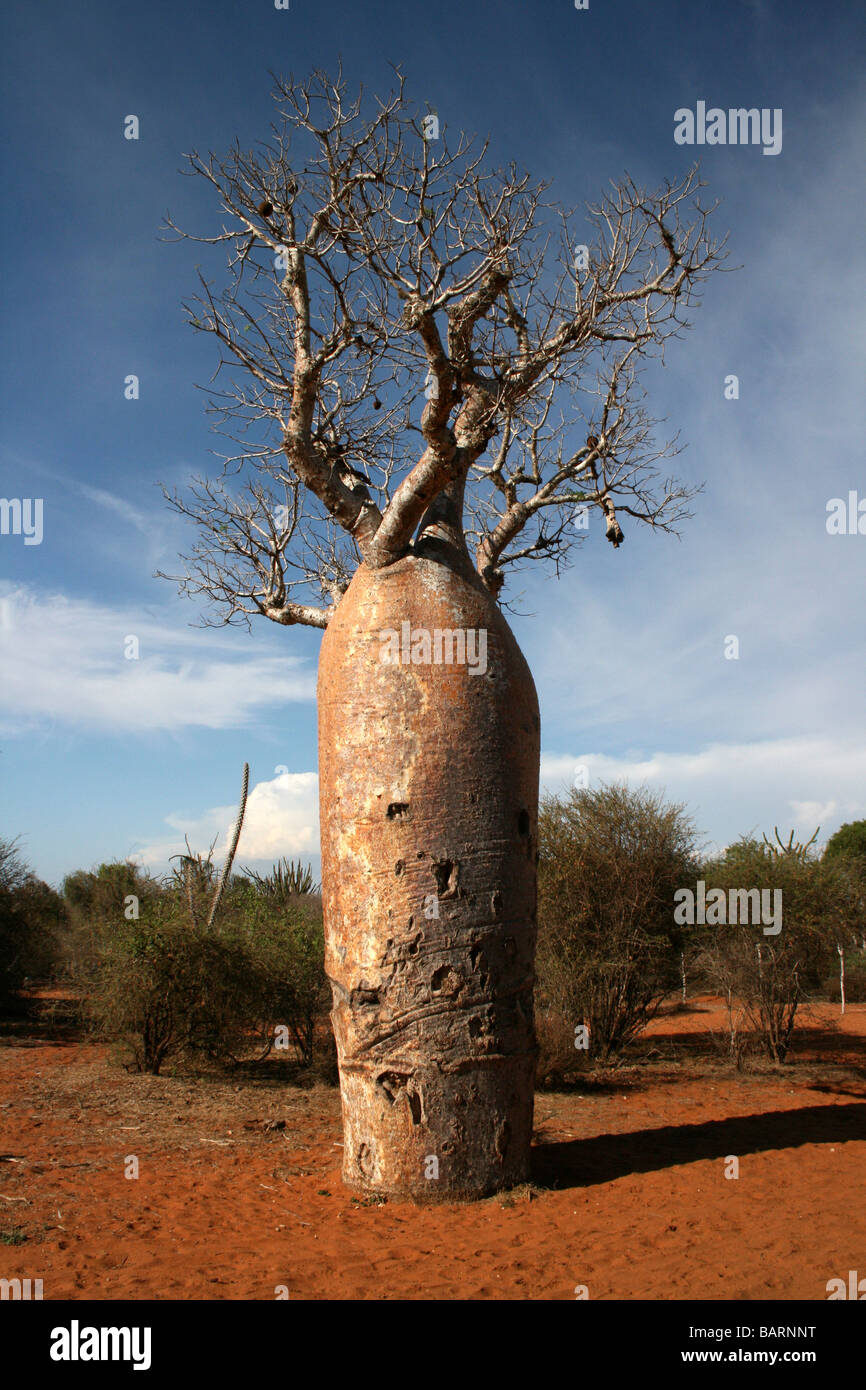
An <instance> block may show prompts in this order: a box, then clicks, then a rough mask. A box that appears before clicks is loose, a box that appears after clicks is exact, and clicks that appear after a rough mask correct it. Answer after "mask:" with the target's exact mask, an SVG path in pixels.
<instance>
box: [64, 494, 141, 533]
mask: <svg viewBox="0 0 866 1390" xmlns="http://www.w3.org/2000/svg"><path fill="white" fill-rule="evenodd" d="M76 486H77V488H78V490H79V492H81V493H82V494H83V496H85V497H86V498H88V500H89V501H91V502H95V503H96V505H97V506H98V507H105V509H106V510H107V511H110V512H114V513H115V515H116V516H119V517H121V518H122V519H123V520H124V521H128V522H129V524H130V526H134V527H135V528H136V530H137V531H140V532H141V533H142V535H144V536H148V537H151V536H152V534H153V526H152V524H151V523H150V522H149V521H148V519H147V517H146V516H145V515H144V512H141V511H139V509H138V508H137V507H134V506H133V505H132V503H131V502H127V501H126V500H125V499H124V498H123V497H116V496H115V495H114V493H113V492H106V491H105V489H104V488H101V487H90V485H89V484H88V483H77V484H76Z"/></svg>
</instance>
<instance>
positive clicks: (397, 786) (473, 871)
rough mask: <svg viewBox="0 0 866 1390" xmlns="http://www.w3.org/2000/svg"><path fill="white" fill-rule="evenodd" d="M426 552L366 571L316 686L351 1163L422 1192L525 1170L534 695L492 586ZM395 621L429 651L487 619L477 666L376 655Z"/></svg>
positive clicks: (373, 1178)
mask: <svg viewBox="0 0 866 1390" xmlns="http://www.w3.org/2000/svg"><path fill="white" fill-rule="evenodd" d="M436 552H437V547H436V546H435V544H434V545H432V546H431V547H430V548H429V550H428V552H427V554H422V555H419V554H412V555H409V556H407V557H405V558H404V559H403V560H400V561H398V562H397V563H395V564H393V565H391V566H388V567H386V568H384V569H378V570H374V569H371V568H369V567H367V566H366V565H362V566H361V567H360V568H359V569H358V571H357V572H356V574H355V576H354V578H353V580H352V583H351V585H350V587H349V589H348V591H347V592H346V594H345V595H344V597H343V599H342V601H341V603H340V605H339V608H338V610H337V612H336V613H335V615H334V618H333V619H332V621H331V622H330V624H329V625H328V628H327V629H326V632H325V635H324V638H323V642H322V650H321V656H320V664H319V687H318V702H319V776H320V797H321V831H322V884H323V897H324V912H325V934H326V969H327V972H328V976H329V978H330V981H331V986H332V992H333V1011H332V1019H333V1023H334V1031H335V1035H336V1040H337V1050H338V1057H339V1065H340V1086H341V1094H342V1104H343V1122H344V1150H343V1178H344V1181H345V1182H346V1183H347V1185H348V1186H350V1187H352V1188H354V1189H356V1190H359V1191H364V1192H366V1193H371V1194H372V1193H381V1194H392V1195H398V1196H401V1197H404V1198H405V1197H408V1198H411V1199H413V1200H415V1201H418V1202H435V1201H447V1200H451V1199H454V1198H475V1197H480V1196H484V1195H485V1194H487V1193H490V1192H493V1191H496V1190H497V1189H499V1188H502V1187H506V1186H510V1185H513V1184H515V1183H518V1182H521V1181H524V1180H525V1179H526V1178H527V1177H528V1172H529V1149H530V1140H531V1134H532V1103H533V1085H534V1072H535V1054H536V1048H535V1038H534V1028H533V1012H532V987H533V959H534V952H535V930H536V928H535V910H536V859H537V810H538V774H539V715H538V701H537V697H536V693H535V686H534V683H533V680H532V676H531V674H530V671H529V668H528V666H527V664H526V662H525V660H524V658H523V656H522V654H521V652H520V649H519V647H518V646H517V643H516V641H515V639H514V637H513V635H512V633H511V630H510V628H509V627H508V624H507V623H506V621H505V619H504V618H503V616H502V614H501V612H500V611H499V609H498V607H497V605H496V603H495V601H494V600H493V598H492V597H491V595H490V593H489V592H488V591H487V590H486V588H485V587H484V585H483V584H482V583H481V582H480V580H479V579H478V577H477V575H474V574H473V572H472V570H471V568H470V567H469V566H468V565H465V564H463V563H462V562H461V561H460V560H459V559H455V558H454V557H453V554H451V553H449V550H448V548H447V547H442V549H441V553H440V554H438V555H437V553H436ZM406 623H408V624H409V625H410V631H411V633H412V634H413V639H412V644H413V645H414V649H415V650H416V651H418V652H420V654H421V655H422V656H423V655H424V653H423V651H422V650H421V648H422V647H423V638H421V639H419V638H418V633H419V631H421V632H426V633H428V634H429V636H430V641H431V649H432V652H433V654H435V632H436V630H437V629H438V630H439V631H440V632H449V633H452V632H455V631H459V630H461V629H462V630H463V631H464V633H465V632H466V631H467V630H469V631H471V632H473V633H476V634H478V633H480V632H482V631H483V632H484V633H485V634H486V670H485V671H484V673H483V674H482V673H481V670H480V667H481V662H480V660H477V659H476V662H475V666H476V673H475V674H473V673H472V666H471V665H470V664H469V662H468V661H465V662H463V663H459V662H456V661H454V662H452V663H450V664H449V663H447V661H445V660H442V661H440V662H436V661H435V660H431V661H429V662H427V661H423V660H422V661H419V662H411V661H410V662H409V664H404V662H403V660H402V659H400V660H397V661H395V660H393V659H392V660H391V661H387V660H385V659H383V653H384V652H385V649H386V647H387V642H386V641H385V640H384V639H383V633H388V632H393V633H395V634H398V635H399V638H400V644H401V649H402V650H401V656H402V654H403V653H406V652H407V650H408V651H411V647H410V648H409V649H407V648H406V646H405V645H404V643H405V635H404V634H405V632H406V629H405V628H404V626H403V625H404V624H406ZM477 641H478V639H477V638H476V642H477ZM447 651H448V645H447V643H445V644H443V656H444V654H445V653H446V652H447ZM478 653H479V647H478V646H476V647H475V656H476V658H477V657H478ZM393 655H394V652H393V644H392V649H391V656H392V658H393Z"/></svg>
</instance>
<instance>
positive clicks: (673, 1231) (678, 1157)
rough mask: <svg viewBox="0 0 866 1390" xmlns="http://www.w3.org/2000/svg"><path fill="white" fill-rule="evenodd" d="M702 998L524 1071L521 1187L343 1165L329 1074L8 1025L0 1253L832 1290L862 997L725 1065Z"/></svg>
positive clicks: (140, 1263)
mask: <svg viewBox="0 0 866 1390" xmlns="http://www.w3.org/2000/svg"><path fill="white" fill-rule="evenodd" d="M714 1021H716V1022H717V1021H718V1011H717V1008H716V1006H715V1005H714V1003H713V1001H710V1000H700V1001H696V1002H695V1003H694V1004H693V1005H692V1007H690V1009H689V1010H688V1012H685V1013H677V1012H674V1013H667V1014H666V1015H665V1016H664V1017H661V1018H659V1019H657V1020H656V1022H655V1023H654V1024H653V1026H652V1028H651V1030H650V1036H648V1037H647V1038H645V1039H644V1040H643V1043H642V1052H641V1054H640V1059H639V1060H638V1061H637V1062H636V1063H635V1064H634V1065H630V1066H628V1067H624V1068H622V1069H620V1070H619V1071H617V1072H609V1073H607V1074H606V1076H605V1077H604V1078H603V1079H602V1080H599V1081H596V1082H587V1083H585V1084H584V1085H583V1086H582V1087H581V1088H580V1089H575V1090H572V1091H569V1092H560V1093H555V1094H554V1093H543V1094H539V1095H538V1097H537V1100H536V1126H537V1133H536V1146H535V1171H534V1181H533V1184H532V1185H531V1186H527V1187H525V1188H521V1189H519V1190H518V1191H516V1192H514V1193H511V1194H508V1195H506V1196H500V1197H494V1198H490V1199H488V1200H487V1201H484V1202H478V1203H475V1204H471V1205H468V1206H439V1207H431V1208H426V1209H418V1208H415V1207H412V1206H409V1205H406V1204H402V1203H395V1202H388V1203H382V1204H379V1203H372V1204H366V1203H364V1202H363V1201H359V1200H358V1199H357V1198H353V1197H352V1195H351V1194H350V1193H348V1192H347V1191H346V1190H345V1189H344V1188H343V1187H342V1185H341V1182H340V1138H341V1132H340V1104H339V1094H338V1092H337V1091H336V1090H334V1089H332V1088H328V1087H325V1086H320V1085H317V1086H314V1087H312V1088H310V1089H300V1088H298V1087H297V1086H286V1085H285V1084H283V1083H282V1081H281V1080H280V1079H279V1077H278V1076H277V1075H276V1074H268V1075H266V1076H265V1078H264V1079H263V1080H260V1081H256V1082H251V1081H245V1082H244V1083H243V1084H242V1085H241V1084H237V1083H235V1082H233V1081H232V1080H226V1079H225V1077H222V1078H216V1079H210V1078H200V1079H197V1080H195V1079H192V1078H190V1077H189V1076H186V1077H184V1076H176V1077H173V1076H165V1077H146V1076H130V1075H127V1073H126V1072H125V1071H124V1070H123V1069H122V1068H120V1067H119V1066H118V1064H117V1062H116V1061H115V1060H113V1059H112V1058H111V1056H110V1055H109V1054H108V1052H107V1051H106V1049H104V1048H101V1047H98V1046H94V1045H93V1044H90V1043H82V1042H81V1041H78V1040H76V1039H74V1038H73V1037H70V1038H68V1039H66V1040H58V1039H57V1037H56V1036H51V1035H50V1034H49V1033H47V1032H46V1033H45V1036H44V1037H39V1036H32V1035H31V1036H29V1037H28V1036H23V1035H21V1034H20V1033H19V1034H16V1035H7V1036H5V1037H3V1038H2V1039H0V1277H7V1278H11V1277H14V1276H16V1275H17V1276H20V1277H30V1278H42V1279H43V1281H44V1297H45V1298H46V1299H66V1298H96V1299H118V1298H141V1299H150V1298H162V1299H169V1298H185V1299H215V1298H216V1299H273V1298H274V1297H275V1296H276V1291H277V1288H278V1286H280V1285H284V1286H286V1287H287V1289H288V1293H289V1296H290V1297H291V1298H293V1299H322V1298H329V1299H330V1298H333V1299H345V1298H364V1299H406V1298H410V1299H412V1298H420V1299H460V1298H470V1299H489V1298H501V1299H573V1298H574V1297H575V1289H576V1287H577V1286H580V1285H585V1286H586V1287H587V1290H588V1295H589V1297H590V1298H593V1299H638V1298H652V1299H663V1300H669V1299H683V1298H698V1299H727V1298H736V1299H757V1300H761V1299H769V1298H780V1299H820V1300H823V1299H825V1298H826V1284H827V1280H828V1279H830V1278H833V1277H835V1276H842V1277H847V1273H848V1271H849V1270H850V1269H859V1270H860V1271H861V1272H863V1273H866V1238H864V1237H866V1214H864V1203H863V1200H862V1198H863V1192H864V1189H866V1065H864V1063H866V1005H853V1006H849V1011H848V1013H847V1015H846V1017H845V1019H844V1021H843V1022H842V1026H841V1027H840V1020H839V1012H838V1007H832V1006H829V1005H827V1006H820V1007H818V1008H817V1010H816V1011H815V1013H814V1015H813V1016H812V1019H811V1021H810V1024H809V1027H808V1028H805V1029H804V1030H803V1033H802V1035H801V1038H800V1041H799V1043H798V1046H797V1050H796V1054H795V1056H794V1058H793V1059H792V1061H791V1063H790V1064H789V1065H787V1066H786V1067H784V1068H780V1069H776V1070H775V1071H772V1070H769V1069H766V1068H765V1069H763V1070H761V1071H759V1072H754V1073H742V1074H738V1073H736V1072H734V1071H732V1070H731V1069H730V1068H729V1067H728V1066H727V1064H726V1063H725V1062H724V1061H723V1060H722V1059H721V1058H720V1057H719V1056H718V1055H717V1054H716V1051H715V1049H714V1048H713V1047H712V1046H711V1045H709V1043H708V1031H707V1030H708V1026H709V1025H710V1024H711V1023H713V1022H714ZM683 1043H688V1044H689V1045H690V1046H691V1049H692V1051H691V1056H685V1055H684V1053H683V1051H682V1044H683ZM131 1155H134V1156H136V1157H137V1159H138V1163H139V1176H138V1178H127V1177H126V1176H125V1166H126V1167H129V1166H130V1165H129V1164H128V1156H131ZM729 1155H736V1156H737V1157H738V1158H739V1178H737V1179H729V1178H726V1177H725V1171H726V1166H730V1165H726V1159H727V1156H729Z"/></svg>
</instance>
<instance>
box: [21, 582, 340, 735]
mask: <svg viewBox="0 0 866 1390" xmlns="http://www.w3.org/2000/svg"><path fill="white" fill-rule="evenodd" d="M129 636H135V637H136V638H137V639H138V646H139V657H138V659H137V660H127V659H126V658H125V656H124V644H125V642H126V639H127V638H128V637H129ZM238 645H239V644H238V642H237V640H236V639H235V640H234V641H232V635H231V634H226V633H223V632H220V633H217V632H214V631H211V630H205V631H203V632H201V633H199V634H197V635H196V638H195V643H194V645H193V643H192V642H191V639H190V632H189V628H188V627H187V626H184V625H181V624H178V625H177V626H174V625H173V624H172V622H171V621H170V620H169V619H168V618H167V617H165V616H162V615H160V614H158V613H155V612H154V611H153V610H152V609H148V608H135V607H133V606H132V605H129V606H128V607H125V608H124V607H120V606H118V607H116V608H115V607H111V606H110V605H108V604H98V603H93V602H91V601H89V600H86V599H75V598H69V597H68V596H66V595H64V594H47V593H37V592H36V591H35V590H33V589H29V588H24V587H19V588H14V587H13V586H11V585H8V584H7V585H0V664H2V669H3V683H2V690H0V722H2V726H3V727H4V729H5V731H6V732H7V734H8V733H15V732H20V730H21V727H22V725H23V726H29V725H31V724H33V723H34V722H39V721H42V720H53V721H60V722H64V723H65V722H70V723H78V724H85V725H87V724H91V725H97V726H98V727H99V728H103V729H106V728H107V729H113V730H119V729H128V730H134V731H144V730H149V729H166V730H169V731H175V730H178V729H181V728H184V727H190V726H198V727H202V728H208V729H224V728H232V727H241V726H243V725H245V724H247V723H249V721H250V720H251V719H252V718H253V717H255V716H257V715H258V714H259V712H260V711H261V710H262V709H263V708H266V707H268V706H271V705H275V704H278V703H285V702H286V701H288V700H313V699H314V698H315V673H314V672H313V671H312V670H310V669H308V668H307V667H306V664H305V663H304V662H303V661H302V659H301V658H297V657H291V656H268V655H264V654H262V653H261V648H260V647H257V646H253V644H252V643H250V646H249V648H248V649H247V650H246V651H244V652H243V653H242V654H241V653H239V651H238ZM191 650H195V652H196V659H195V660H190V659H189V656H188V653H189V652H190V651H191ZM254 653H258V654H254Z"/></svg>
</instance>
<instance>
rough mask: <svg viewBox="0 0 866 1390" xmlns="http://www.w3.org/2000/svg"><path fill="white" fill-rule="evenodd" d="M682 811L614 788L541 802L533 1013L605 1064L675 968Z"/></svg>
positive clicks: (683, 879)
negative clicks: (580, 1033) (582, 1034)
mask: <svg viewBox="0 0 866 1390" xmlns="http://www.w3.org/2000/svg"><path fill="white" fill-rule="evenodd" d="M693 856H694V832H693V829H692V826H691V823H690V822H689V821H688V819H687V818H686V816H685V813H684V811H683V808H682V807H681V806H676V805H670V804H666V803H665V802H664V801H663V799H662V798H661V797H660V796H659V795H655V794H653V793H650V792H649V791H647V790H645V789H639V790H637V791H631V790H629V788H628V787H625V786H601V787H599V788H598V789H594V790H588V789H580V788H576V789H573V790H572V791H571V792H570V793H569V794H568V795H567V796H565V797H561V798H557V797H547V798H545V799H544V800H543V802H542V807H541V813H540V816H539V915H538V920H539V935H538V963H537V969H538V1013H539V1020H540V1022H541V1026H542V1029H543V1028H544V1027H545V1024H544V1019H545V1016H546V1015H547V1014H548V1012H550V1013H552V1014H553V1015H557V1016H559V1017H560V1018H562V1019H564V1020H568V1027H569V1032H570V1034H571V1047H572V1049H573V1050H574V1028H575V1025H577V1024H581V1023H582V1024H585V1025H586V1026H587V1027H588V1029H589V1036H590V1051H591V1056H592V1057H593V1059H594V1060H597V1061H607V1060H609V1059H610V1058H611V1057H612V1056H614V1055H616V1054H617V1053H619V1052H620V1051H621V1050H622V1049H623V1048H624V1047H625V1046H626V1045H627V1043H628V1042H630V1041H631V1039H632V1038H634V1037H635V1036H636V1035H637V1034H638V1033H639V1032H640V1031H641V1030H642V1029H643V1028H644V1027H645V1026H646V1024H647V1023H648V1022H649V1020H650V1019H651V1018H652V1017H653V1016H654V1014H655V1012H656V1010H657V1009H658V1006H659V1004H660V1002H661V1000H662V999H663V997H664V996H665V994H666V993H667V992H668V991H669V990H670V989H671V988H672V986H673V985H674V984H675V982H676V979H677V972H678V969H679V937H678V934H677V932H676V929H675V925H674V920H673V912H674V892H675V891H676V889H677V888H679V887H682V886H683V884H684V883H688V882H689V881H690V879H691V878H693V876H694V862H693Z"/></svg>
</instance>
